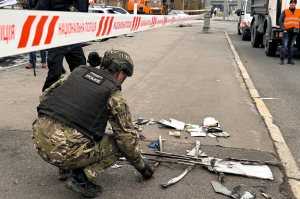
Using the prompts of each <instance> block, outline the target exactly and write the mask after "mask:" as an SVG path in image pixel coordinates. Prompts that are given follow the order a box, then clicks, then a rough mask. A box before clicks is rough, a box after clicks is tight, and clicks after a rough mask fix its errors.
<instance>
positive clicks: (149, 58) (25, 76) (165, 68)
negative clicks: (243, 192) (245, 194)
mask: <svg viewBox="0 0 300 199" xmlns="http://www.w3.org/2000/svg"><path fill="white" fill-rule="evenodd" d="M232 24H233V22H227V21H224V22H220V21H212V22H211V26H212V27H214V28H213V29H212V31H213V34H202V33H201V30H202V25H203V21H199V22H196V23H195V24H193V27H187V28H179V27H177V26H170V27H164V28H159V29H153V30H151V31H145V32H139V33H136V34H134V35H135V37H130V38H125V37H120V38H118V39H114V40H113V39H111V40H109V41H108V42H103V43H97V44H96V45H90V46H87V47H85V48H84V53H85V55H86V56H87V55H88V54H89V53H90V52H91V51H97V52H98V53H99V54H103V53H104V52H105V51H106V50H107V49H111V48H120V49H124V50H125V49H126V51H127V52H128V53H129V54H130V55H131V56H132V58H133V59H134V63H135V72H134V73H135V74H134V77H133V78H128V79H127V80H126V82H125V83H124V84H123V85H122V92H123V93H124V96H125V97H126V99H127V102H128V104H130V110H131V113H132V116H133V118H134V119H137V118H140V117H142V118H147V119H151V118H153V119H154V120H160V119H166V120H169V118H174V119H177V120H180V121H183V122H185V123H191V124H199V125H201V124H202V122H203V119H204V118H205V117H208V116H211V117H215V118H216V119H218V120H219V122H220V124H221V126H222V129H223V130H224V131H226V132H228V133H230V135H231V137H230V138H228V139H221V138H220V139H219V140H218V141H217V140H216V139H213V138H209V137H201V138H199V137H197V138H195V137H190V136H189V134H188V133H187V132H185V131H182V132H181V133H182V137H181V138H180V139H179V138H173V137H171V136H169V131H172V130H174V129H170V128H166V127H163V128H159V125H157V124H155V125H151V126H145V129H144V130H143V131H142V134H143V135H144V136H145V137H146V138H147V139H148V140H155V139H156V140H157V138H158V136H159V135H162V137H163V138H164V139H167V141H166V142H164V143H163V150H164V151H166V152H173V153H177V154H186V149H191V148H193V147H194V145H195V140H200V141H201V150H203V151H204V152H205V153H207V155H209V156H212V157H236V158H240V159H251V160H263V161H277V159H276V155H275V152H274V148H273V144H272V141H271V140H270V137H269V135H268V131H267V129H266V127H265V125H264V123H263V121H262V118H261V116H260V115H259V113H258V112H257V110H256V108H255V105H254V104H253V101H252V100H251V98H250V96H249V93H248V91H247V89H246V87H245V84H244V82H243V79H242V77H241V74H240V71H239V68H238V66H237V64H236V61H235V60H234V56H233V54H232V51H231V50H230V48H229V45H228V42H227V40H226V38H225V34H224V33H223V32H222V31H220V30H217V29H215V28H221V29H226V28H228V27H230V26H231V25H232ZM66 69H67V68H66ZM47 71H48V70H47V69H45V68H41V67H39V66H38V67H37V69H36V72H37V76H33V74H32V70H26V69H24V65H20V66H18V67H13V68H10V69H7V70H2V71H0V85H1V86H0V93H4V94H3V95H2V96H1V98H0V110H1V112H0V124H1V127H0V159H1V161H0V177H1V179H0V198H1V199H2V198H3V199H6V198H7V199H10V198H22V199H23V198H30V199H32V198H36V199H40V198H45V199H48V198H51V199H52V198H62V199H63V198H81V197H80V196H78V195H77V194H75V193H73V192H71V191H68V190H66V189H65V188H64V186H63V183H62V182H59V181H58V180H57V176H56V174H57V168H55V167H53V166H51V165H50V164H47V163H46V162H44V161H43V160H42V159H41V158H40V157H39V156H38V155H37V154H36V152H35V150H34V148H33V146H32V145H33V144H32V139H31V137H30V133H29V132H30V129H31V124H32V122H33V121H34V119H35V118H36V106H37V105H38V103H39V102H38V96H39V95H40V94H41V88H42V85H43V83H44V81H45V77H46V75H47ZM148 145H149V141H142V142H141V147H142V149H143V151H145V152H151V153H153V152H154V149H152V148H149V147H148ZM216 145H222V146H224V147H226V148H223V147H218V146H216ZM120 164H123V165H124V166H123V167H122V168H119V169H107V170H106V171H105V172H104V173H103V174H102V175H101V176H100V178H99V179H97V182H99V184H101V185H102V186H103V187H104V189H105V190H104V192H103V194H102V195H101V196H100V197H99V198H122V199H123V198H169V197H172V198H213V199H215V198H218V199H219V198H224V199H225V198H228V197H227V196H223V195H220V194H216V193H215V192H214V190H213V189H212V187H211V184H210V181H213V180H214V181H216V180H218V179H217V175H215V174H214V173H212V172H208V171H207V170H206V169H203V168H202V167H200V166H197V167H196V168H195V169H193V170H192V171H191V172H190V173H189V174H188V176H186V177H185V178H183V179H182V180H181V181H180V182H179V183H177V184H175V185H174V186H171V187H169V188H168V189H162V188H161V186H160V184H162V183H166V182H167V181H169V180H170V179H172V178H173V177H176V176H178V175H179V174H181V173H182V172H183V171H184V170H185V168H186V166H182V165H181V166H180V165H173V166H169V165H167V164H162V165H161V166H160V167H159V170H157V172H156V173H155V180H150V181H146V182H143V183H139V182H138V179H139V178H140V177H141V176H140V174H139V173H138V172H137V171H135V169H134V168H133V167H131V166H129V165H127V164H126V163H120ZM270 169H271V171H272V173H273V176H274V180H272V181H270V180H259V179H254V178H247V177H242V176H236V175H226V176H227V181H226V187H227V188H228V189H229V190H232V189H233V187H235V186H237V185H241V184H242V185H243V186H244V187H245V188H247V189H250V190H252V191H254V192H255V193H256V194H257V198H258V199H261V198H263V196H261V191H262V190H261V189H264V190H263V191H265V192H267V193H269V194H271V195H272V196H276V199H277V198H279V199H281V198H282V199H285V198H293V197H292V196H290V194H289V193H290V191H289V187H288V185H287V184H286V180H285V178H284V176H283V173H282V171H281V169H280V168H279V167H276V166H270Z"/></svg>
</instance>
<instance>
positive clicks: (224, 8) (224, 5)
mask: <svg viewBox="0 0 300 199" xmlns="http://www.w3.org/2000/svg"><path fill="white" fill-rule="evenodd" d="M225 10H226V0H224V4H223V19H225V13H226V11H225Z"/></svg>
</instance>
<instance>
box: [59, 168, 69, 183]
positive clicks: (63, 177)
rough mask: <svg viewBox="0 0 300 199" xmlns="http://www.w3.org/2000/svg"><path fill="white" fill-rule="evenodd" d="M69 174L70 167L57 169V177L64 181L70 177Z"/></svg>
mask: <svg viewBox="0 0 300 199" xmlns="http://www.w3.org/2000/svg"><path fill="white" fill-rule="evenodd" d="M71 174H72V170H71V169H59V171H58V179H59V180H61V181H66V180H67V179H68V178H69V177H70V175H71Z"/></svg>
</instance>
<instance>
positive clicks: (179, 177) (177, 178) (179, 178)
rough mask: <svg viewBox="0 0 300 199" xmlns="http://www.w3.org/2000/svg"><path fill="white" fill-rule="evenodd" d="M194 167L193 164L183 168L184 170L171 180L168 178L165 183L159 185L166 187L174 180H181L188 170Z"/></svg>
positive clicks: (173, 182)
mask: <svg viewBox="0 0 300 199" xmlns="http://www.w3.org/2000/svg"><path fill="white" fill-rule="evenodd" d="M193 168H194V167H193V166H189V167H188V168H186V169H185V171H184V172H183V173H182V174H181V175H179V176H178V177H176V178H173V179H172V180H170V181H169V182H167V183H166V184H162V185H161V186H162V187H163V188H167V187H168V186H170V185H171V184H175V183H176V182H178V181H179V180H181V179H182V178H183V177H184V176H185V175H186V174H187V173H188V172H189V171H190V170H192V169H193Z"/></svg>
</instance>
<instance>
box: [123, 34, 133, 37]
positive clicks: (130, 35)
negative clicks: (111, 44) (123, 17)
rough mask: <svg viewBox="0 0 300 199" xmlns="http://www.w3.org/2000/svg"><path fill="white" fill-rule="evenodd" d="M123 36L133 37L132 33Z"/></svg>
mask: <svg viewBox="0 0 300 199" xmlns="http://www.w3.org/2000/svg"><path fill="white" fill-rule="evenodd" d="M125 37H134V35H133V34H126V35H125Z"/></svg>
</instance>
